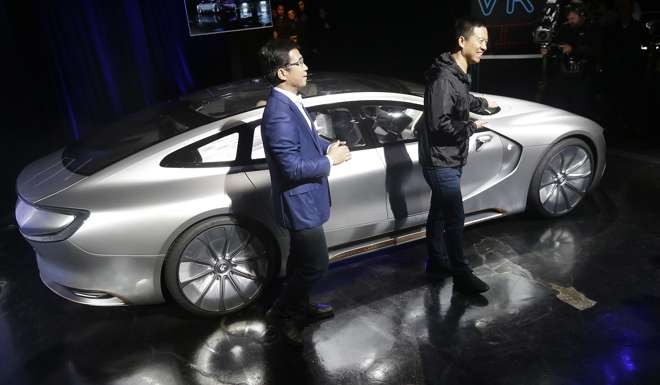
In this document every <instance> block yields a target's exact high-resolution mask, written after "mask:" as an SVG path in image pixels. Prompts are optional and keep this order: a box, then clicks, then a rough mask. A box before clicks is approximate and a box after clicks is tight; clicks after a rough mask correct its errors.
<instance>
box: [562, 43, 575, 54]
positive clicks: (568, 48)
mask: <svg viewBox="0 0 660 385" xmlns="http://www.w3.org/2000/svg"><path fill="white" fill-rule="evenodd" d="M559 48H561V52H563V53H564V55H570V54H571V52H573V46H572V45H570V44H559Z"/></svg>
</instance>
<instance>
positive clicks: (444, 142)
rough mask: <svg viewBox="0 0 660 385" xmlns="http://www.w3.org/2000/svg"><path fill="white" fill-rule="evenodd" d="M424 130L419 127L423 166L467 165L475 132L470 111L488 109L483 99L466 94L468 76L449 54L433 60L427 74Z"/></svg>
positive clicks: (446, 53)
mask: <svg viewBox="0 0 660 385" xmlns="http://www.w3.org/2000/svg"><path fill="white" fill-rule="evenodd" d="M426 81H427V83H426V90H425V92H424V119H425V123H426V124H425V127H424V126H422V127H420V128H419V132H418V135H419V161H420V163H421V165H422V167H460V166H463V165H465V163H466V162H467V155H468V143H469V138H470V136H471V135H472V133H473V132H474V131H475V129H476V125H475V124H474V122H472V121H470V111H473V112H476V111H481V110H483V109H485V108H486V107H488V102H487V101H486V99H484V98H477V97H475V96H473V95H471V94H470V93H469V90H470V75H468V74H466V73H465V72H463V70H462V69H461V68H460V67H459V66H458V64H456V62H455V61H454V59H453V58H452V57H451V54H450V53H449V52H445V53H443V54H442V55H440V57H439V58H437V59H435V63H433V65H432V66H431V68H429V70H428V71H427V72H426Z"/></svg>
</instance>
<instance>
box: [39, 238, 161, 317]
mask: <svg viewBox="0 0 660 385" xmlns="http://www.w3.org/2000/svg"><path fill="white" fill-rule="evenodd" d="M30 244H31V246H32V247H33V248H34V250H35V252H36V254H37V265H38V267H39V275H40V277H41V280H42V281H43V283H44V284H45V285H46V286H47V287H48V288H49V289H51V290H52V291H53V292H55V293H56V294H58V295H60V296H61V297H63V298H66V299H68V300H70V301H73V302H77V303H81V304H85V305H93V306H121V305H130V304H153V303H160V302H164V297H163V293H162V291H161V282H160V271H161V268H160V267H161V265H162V260H163V256H127V255H96V254H91V253H88V252H85V251H84V250H82V249H80V248H78V247H77V246H76V245H74V244H72V243H71V242H69V241H62V242H49V243H40V242H30Z"/></svg>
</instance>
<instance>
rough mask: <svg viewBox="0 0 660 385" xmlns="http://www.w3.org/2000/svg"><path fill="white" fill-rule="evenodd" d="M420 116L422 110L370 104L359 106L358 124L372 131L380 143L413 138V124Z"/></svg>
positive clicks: (404, 140) (414, 132)
mask: <svg viewBox="0 0 660 385" xmlns="http://www.w3.org/2000/svg"><path fill="white" fill-rule="evenodd" d="M421 116H422V111H420V110H417V109H414V108H410V107H404V106H396V105H371V104H370V105H363V106H361V107H360V121H361V123H360V124H361V125H363V126H364V128H365V129H366V130H367V131H370V132H372V133H373V135H374V137H375V138H376V139H377V140H378V143H380V144H388V143H398V142H406V141H411V140H415V139H416V131H415V125H416V124H417V123H418V121H419V120H421V119H420V118H421Z"/></svg>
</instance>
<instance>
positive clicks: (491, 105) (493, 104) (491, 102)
mask: <svg viewBox="0 0 660 385" xmlns="http://www.w3.org/2000/svg"><path fill="white" fill-rule="evenodd" d="M486 101H487V102H488V108H497V107H499V105H497V102H496V101H494V100H486Z"/></svg>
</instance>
